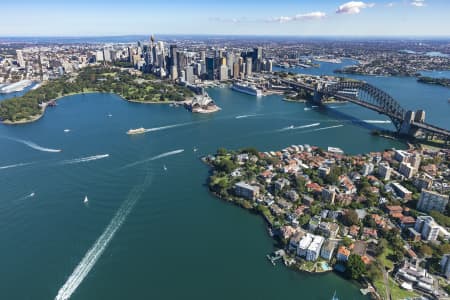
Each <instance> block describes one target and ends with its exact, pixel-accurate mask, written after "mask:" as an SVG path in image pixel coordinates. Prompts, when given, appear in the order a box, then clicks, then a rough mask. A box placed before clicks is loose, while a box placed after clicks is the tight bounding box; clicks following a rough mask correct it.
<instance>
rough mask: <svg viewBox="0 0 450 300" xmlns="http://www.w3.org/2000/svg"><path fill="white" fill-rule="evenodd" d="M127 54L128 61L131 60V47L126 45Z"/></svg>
mask: <svg viewBox="0 0 450 300" xmlns="http://www.w3.org/2000/svg"><path fill="white" fill-rule="evenodd" d="M127 55H128V61H129V62H131V61H132V60H133V58H132V57H133V51H132V50H131V47H127Z"/></svg>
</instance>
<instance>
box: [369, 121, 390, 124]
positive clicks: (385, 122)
mask: <svg viewBox="0 0 450 300" xmlns="http://www.w3.org/2000/svg"><path fill="white" fill-rule="evenodd" d="M362 122H364V123H369V124H390V123H392V122H391V121H389V120H362Z"/></svg>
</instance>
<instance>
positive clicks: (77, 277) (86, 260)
mask: <svg viewBox="0 0 450 300" xmlns="http://www.w3.org/2000/svg"><path fill="white" fill-rule="evenodd" d="M150 181H151V178H150V175H149V174H147V176H146V177H145V179H144V182H143V183H142V184H140V185H138V186H135V187H134V188H133V189H132V190H131V191H130V193H129V195H128V197H127V198H126V200H125V201H124V202H123V203H122V205H121V206H120V207H119V209H118V210H117V213H116V214H115V216H114V217H113V218H112V219H111V221H110V223H109V224H108V226H107V227H106V229H105V231H103V233H102V234H101V235H100V237H99V238H98V239H97V241H95V243H94V245H93V246H92V247H91V248H90V249H89V250H88V252H86V254H85V255H84V257H83V259H82V260H81V261H80V263H79V264H78V265H77V266H76V268H75V269H74V270H73V272H72V274H71V275H70V276H69V278H67V281H66V282H65V283H64V285H63V286H62V287H61V288H60V289H59V291H58V294H57V295H56V297H55V300H66V299H69V298H70V297H71V296H72V294H73V293H74V292H75V291H76V289H77V288H78V286H80V284H81V283H82V282H83V280H84V279H85V278H86V276H87V275H88V274H89V272H90V271H91V270H92V268H93V267H94V266H95V264H96V262H97V261H98V259H99V258H100V257H101V256H102V254H103V252H104V251H105V249H106V248H107V247H108V245H109V243H110V242H111V240H112V239H113V237H114V235H115V234H116V233H117V231H118V230H119V228H120V227H121V226H122V224H123V223H124V222H125V220H126V219H127V217H128V215H129V214H130V212H131V211H132V210H133V208H134V206H135V205H136V203H137V201H138V200H139V198H140V197H141V195H142V194H143V192H144V191H145V189H146V188H147V186H148V185H149V184H150Z"/></svg>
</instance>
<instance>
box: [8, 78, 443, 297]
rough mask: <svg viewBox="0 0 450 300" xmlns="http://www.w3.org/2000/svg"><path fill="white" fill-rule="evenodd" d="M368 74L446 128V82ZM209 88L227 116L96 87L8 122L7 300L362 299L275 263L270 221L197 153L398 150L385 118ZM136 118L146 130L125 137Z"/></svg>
mask: <svg viewBox="0 0 450 300" xmlns="http://www.w3.org/2000/svg"><path fill="white" fill-rule="evenodd" d="M373 80H380V82H379V84H380V85H381V84H385V85H386V86H385V87H386V88H387V89H390V90H389V92H392V94H395V97H396V98H397V96H398V99H399V101H402V105H404V106H405V107H411V108H416V107H422V108H425V109H426V110H427V112H428V116H427V118H428V120H430V122H432V123H435V124H436V125H441V126H444V127H446V128H449V127H450V124H449V121H448V118H447V119H445V116H447V117H448V115H449V112H450V106H446V105H448V104H447V103H446V99H447V98H449V97H450V95H449V93H450V92H448V90H446V89H443V88H442V89H441V88H440V87H436V86H423V85H420V86H419V85H418V84H417V83H415V82H414V81H413V80H412V81H410V79H403V78H388V79H384V78H375V77H374V78H373ZM392 80H394V82H393V83H391V81H392ZM408 83H409V84H410V86H407V84H408ZM405 85H406V86H405ZM416 85H417V86H416ZM416 88H417V89H418V90H420V91H421V93H432V94H433V95H435V96H436V97H430V98H429V99H430V100H426V101H425V100H423V99H422V98H420V97H419V96H417V95H415V89H416ZM209 94H210V96H211V97H212V98H213V99H214V100H215V101H216V103H217V104H218V105H219V106H220V107H221V108H222V110H221V111H220V112H217V113H215V114H210V115H195V114H191V113H190V112H188V111H186V110H184V109H183V108H181V107H179V108H175V107H169V106H166V105H142V104H136V103H128V102H125V101H123V100H121V99H120V98H119V97H118V96H116V95H111V94H88V95H75V96H70V97H66V98H64V99H61V100H60V101H59V102H58V106H57V107H56V108H55V109H49V110H47V112H46V115H45V116H44V117H43V118H42V119H40V120H39V121H38V122H35V123H31V124H26V125H20V126H3V125H2V126H0V145H1V149H2V151H1V152H0V172H1V175H2V176H0V189H1V191H2V193H1V197H0V265H1V266H2V268H1V269H0V299H55V298H56V299H65V298H70V299H287V298H293V297H295V298H299V299H331V297H332V295H333V293H334V291H336V294H337V296H338V297H339V298H340V299H366V298H365V297H364V296H362V295H361V294H360V292H359V290H358V287H357V286H355V285H353V284H352V283H350V282H348V281H346V280H344V279H342V278H340V277H339V276H337V275H335V274H332V273H330V274H326V275H316V276H312V275H308V274H303V273H299V272H295V271H292V270H289V269H287V268H285V267H284V266H281V265H279V266H276V267H274V266H272V265H271V264H270V263H268V262H267V259H266V258H265V255H266V254H267V253H270V252H271V251H273V250H274V245H273V241H272V240H271V238H270V237H269V236H268V234H267V231H266V229H265V224H264V222H263V221H262V219H261V218H260V217H258V216H255V215H252V214H250V213H248V212H246V211H244V210H242V209H240V208H238V207H236V206H233V205H229V204H227V203H225V202H223V201H221V200H218V199H216V198H214V197H213V196H211V195H210V194H209V193H208V189H207V187H206V185H205V184H206V178H207V176H208V167H207V166H205V165H203V164H202V163H201V161H200V159H199V158H200V157H201V156H202V155H205V154H208V153H212V152H214V151H215V150H216V149H217V148H218V147H226V148H230V149H235V148H240V147H245V146H255V147H257V148H259V149H260V150H263V151H266V150H271V149H279V148H282V147H285V146H289V145H291V144H305V143H308V144H311V145H319V146H323V147H326V146H336V147H340V148H342V149H343V150H344V151H346V152H347V153H363V152H367V151H377V150H383V149H385V148H391V147H397V148H404V147H405V145H403V144H401V143H399V142H397V141H393V140H387V139H383V138H380V137H375V136H372V135H371V134H370V129H371V128H373V126H380V127H389V126H392V125H391V124H389V123H388V122H387V121H389V119H388V118H386V117H385V116H383V115H378V114H375V113H373V112H370V111H367V110H365V109H363V108H359V107H356V106H353V105H347V104H345V105H331V106H330V107H329V108H316V107H311V106H310V105H305V104H302V103H291V102H285V101H281V97H280V96H267V97H262V98H258V99H257V98H256V97H253V96H250V95H245V94H241V93H238V92H234V91H232V90H230V89H228V88H223V89H212V90H209ZM427 99H428V98H427ZM428 101H430V102H428ZM440 102H445V103H440ZM444 104H445V105H444ZM357 120H366V121H367V122H361V121H357ZM317 123H320V124H319V125H315V124H317ZM312 124H314V126H312ZM291 125H293V126H294V128H293V129H287V128H290V127H291ZM139 127H144V128H148V129H152V130H151V131H149V132H147V133H145V134H142V135H136V136H129V135H126V131H127V130H129V129H130V128H139ZM65 129H69V131H67V132H66V131H64V130H65ZM194 148H196V149H198V151H194ZM57 150H61V151H57ZM85 196H88V198H89V202H88V203H83V200H84V198H85Z"/></svg>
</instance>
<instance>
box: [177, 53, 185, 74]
mask: <svg viewBox="0 0 450 300" xmlns="http://www.w3.org/2000/svg"><path fill="white" fill-rule="evenodd" d="M177 55H178V72H181V70H184V69H185V68H186V66H187V60H186V53H185V52H181V51H179V52H178V53H177Z"/></svg>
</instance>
